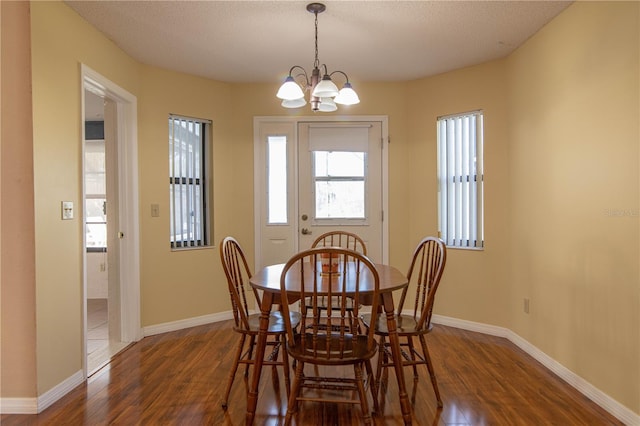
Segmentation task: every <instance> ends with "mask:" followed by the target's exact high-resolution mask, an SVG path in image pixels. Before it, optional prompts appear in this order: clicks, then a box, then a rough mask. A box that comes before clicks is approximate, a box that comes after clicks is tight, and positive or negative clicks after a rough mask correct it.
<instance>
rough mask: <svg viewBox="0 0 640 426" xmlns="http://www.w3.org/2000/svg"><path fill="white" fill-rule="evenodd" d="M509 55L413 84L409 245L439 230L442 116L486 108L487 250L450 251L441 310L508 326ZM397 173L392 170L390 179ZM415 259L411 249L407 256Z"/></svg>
mask: <svg viewBox="0 0 640 426" xmlns="http://www.w3.org/2000/svg"><path fill="white" fill-rule="evenodd" d="M505 79H506V73H505V66H504V62H503V61H494V62H490V63H487V64H483V65H479V66H475V67H470V68H465V69H461V70H458V71H454V72H450V73H446V74H442V75H438V76H435V77H430V78H425V79H422V80H418V81H414V82H412V83H411V87H410V88H411V90H410V96H408V104H409V107H408V108H407V110H408V117H409V118H408V120H407V122H408V129H409V138H410V144H409V145H410V147H409V152H408V154H409V155H408V163H407V164H409V168H408V169H409V175H410V176H409V179H408V192H409V194H411V195H410V200H411V201H410V202H409V203H408V206H409V207H408V208H407V210H408V211H409V212H410V213H409V217H408V222H407V223H408V226H409V235H411V236H412V241H411V244H412V245H415V244H416V243H417V242H418V241H419V239H420V236H423V235H437V232H438V210H437V207H438V204H437V200H438V195H437V191H438V187H437V186H438V182H437V175H436V168H437V159H436V154H437V145H436V142H437V132H436V121H437V118H438V117H439V116H443V115H449V114H455V113H461V112H467V111H473V110H482V111H483V114H484V170H485V174H484V188H485V194H484V203H485V207H484V215H485V248H484V250H482V251H478V250H467V249H449V250H448V252H447V265H446V269H445V272H444V275H443V278H442V285H441V287H440V288H439V290H438V300H437V302H436V307H435V309H436V313H438V314H441V315H446V316H450V317H454V318H462V319H466V320H470V321H477V322H481V323H488V324H493V325H498V326H502V327H508V326H509V322H508V309H507V301H508V295H509V291H510V290H509V286H508V285H507V272H508V254H509V248H508V243H509V239H508V235H509V225H508V219H509V217H508V210H509V197H508V195H509V194H508V181H507V176H508V172H509V164H508V162H507V152H508V138H507V123H508V117H507V111H506V103H505V101H506V91H505V84H504V82H505ZM393 178H394V176H392V179H393ZM408 257H409V252H407V253H406V254H405V256H404V258H405V259H406V258H408Z"/></svg>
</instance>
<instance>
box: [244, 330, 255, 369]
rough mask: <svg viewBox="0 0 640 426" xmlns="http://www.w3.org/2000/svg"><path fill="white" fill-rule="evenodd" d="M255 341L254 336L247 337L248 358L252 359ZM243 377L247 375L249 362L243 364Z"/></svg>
mask: <svg viewBox="0 0 640 426" xmlns="http://www.w3.org/2000/svg"><path fill="white" fill-rule="evenodd" d="M255 343H256V336H250V337H249V352H248V359H253V348H254V346H255ZM244 377H249V364H247V365H246V366H245V369H244Z"/></svg>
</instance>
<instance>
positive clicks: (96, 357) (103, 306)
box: [87, 299, 111, 374]
mask: <svg viewBox="0 0 640 426" xmlns="http://www.w3.org/2000/svg"><path fill="white" fill-rule="evenodd" d="M110 357H111V355H110V354H109V310H108V306H107V299H87V371H88V373H89V374H91V373H92V372H94V371H95V370H96V369H98V368H99V367H101V366H102V365H103V364H104V363H105V362H107V361H108V360H109V358H110Z"/></svg>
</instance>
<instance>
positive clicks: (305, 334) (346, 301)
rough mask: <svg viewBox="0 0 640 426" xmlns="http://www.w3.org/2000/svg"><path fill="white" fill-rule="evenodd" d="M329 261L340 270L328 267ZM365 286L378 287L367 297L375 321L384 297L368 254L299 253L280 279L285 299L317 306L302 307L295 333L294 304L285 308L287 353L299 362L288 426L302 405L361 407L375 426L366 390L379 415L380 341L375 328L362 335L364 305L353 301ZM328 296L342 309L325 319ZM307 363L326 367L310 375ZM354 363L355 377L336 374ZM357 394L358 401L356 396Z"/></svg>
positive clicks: (322, 249)
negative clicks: (375, 366)
mask: <svg viewBox="0 0 640 426" xmlns="http://www.w3.org/2000/svg"><path fill="white" fill-rule="evenodd" d="M325 262H328V263H329V264H333V265H336V267H335V268H328V269H327V268H325V269H323V268H322V264H323V263H325ZM365 285H366V286H367V287H368V288H369V289H370V290H371V289H372V291H371V292H369V294H367V296H371V300H372V303H373V306H372V311H373V313H372V317H373V318H374V319H375V318H376V316H377V312H378V305H379V299H380V297H379V288H380V278H379V277H378V272H377V271H376V269H375V266H374V265H373V263H372V262H371V261H370V260H369V259H368V258H367V257H366V256H364V255H363V254H361V253H358V252H356V251H353V250H349V249H344V248H338V247H318V248H313V249H309V250H306V251H303V252H301V253H298V254H296V255H294V256H293V257H292V258H291V259H290V260H289V261H288V262H287V263H286V264H285V266H284V268H283V270H282V274H281V276H280V291H281V299H282V300H289V301H295V300H309V301H310V302H311V307H307V305H306V304H302V305H301V312H300V314H301V319H300V330H301V331H300V332H299V333H296V332H295V327H294V326H295V324H294V323H293V322H291V321H288V320H287V318H289V305H288V304H286V303H285V304H283V316H284V318H285V328H286V330H287V352H288V353H289V355H290V356H291V357H292V358H293V359H294V360H295V364H296V368H295V376H294V379H293V385H292V387H291V393H290V395H289V404H288V407H287V415H286V417H285V425H289V424H291V421H292V416H293V415H294V414H295V413H296V412H297V410H298V403H299V402H300V401H330V402H333V403H347V404H360V407H361V409H362V416H363V420H364V423H365V424H366V425H371V424H372V418H371V413H370V411H369V403H368V401H367V396H366V390H365V389H366V388H367V387H369V388H370V389H371V393H372V395H373V401H374V408H375V411H378V402H377V399H376V393H377V392H376V389H375V387H374V386H375V383H374V382H372V380H373V370H372V367H371V358H372V357H373V356H374V355H375V354H376V353H377V343H376V339H375V336H374V333H373V330H371V331H367V332H361V330H364V327H359V325H358V322H359V319H358V309H359V307H358V304H353V303H351V301H350V299H351V298H355V299H358V298H359V297H360V291H361V288H363V287H364V286H365ZM325 295H326V296H329V297H331V298H335V300H336V301H337V302H338V303H339V308H338V309H329V310H327V311H326V316H320V315H318V312H319V311H318V309H317V305H318V303H319V302H320V300H321V298H322V297H323V296H325ZM363 296H364V295H363ZM351 306H353V309H355V311H354V314H355V315H349V314H348V313H347V307H351ZM306 364H312V365H314V366H316V367H318V366H319V367H320V368H314V369H313V374H307V373H305V371H304V367H305V365H306ZM349 365H351V366H353V372H354V374H353V377H344V371H340V373H342V374H340V373H338V374H335V372H336V369H335V367H337V366H349ZM363 368H364V370H365V372H366V380H365V377H364V374H363ZM313 389H315V390H318V389H320V390H326V389H333V390H338V391H347V392H348V395H347V396H346V397H345V398H338V397H336V396H335V395H334V393H326V392H322V391H321V392H315V393H314V392H312V390H313ZM354 391H355V392H356V393H357V395H358V398H357V399H356V398H353V392H354ZM327 398H328V399H327Z"/></svg>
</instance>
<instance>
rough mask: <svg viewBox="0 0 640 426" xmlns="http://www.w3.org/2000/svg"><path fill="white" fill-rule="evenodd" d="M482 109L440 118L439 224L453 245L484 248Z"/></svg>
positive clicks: (449, 244) (448, 242)
mask: <svg viewBox="0 0 640 426" xmlns="http://www.w3.org/2000/svg"><path fill="white" fill-rule="evenodd" d="M482 153H483V119H482V111H473V112H468V113H463V114H456V115H450V116H446V117H440V118H438V227H439V231H440V237H441V238H442V239H443V240H444V241H445V243H446V244H447V246H449V247H460V248H472V249H481V248H482V247H484V218H483V180H484V175H483V173H484V172H483V164H482V163H483V154H482Z"/></svg>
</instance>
